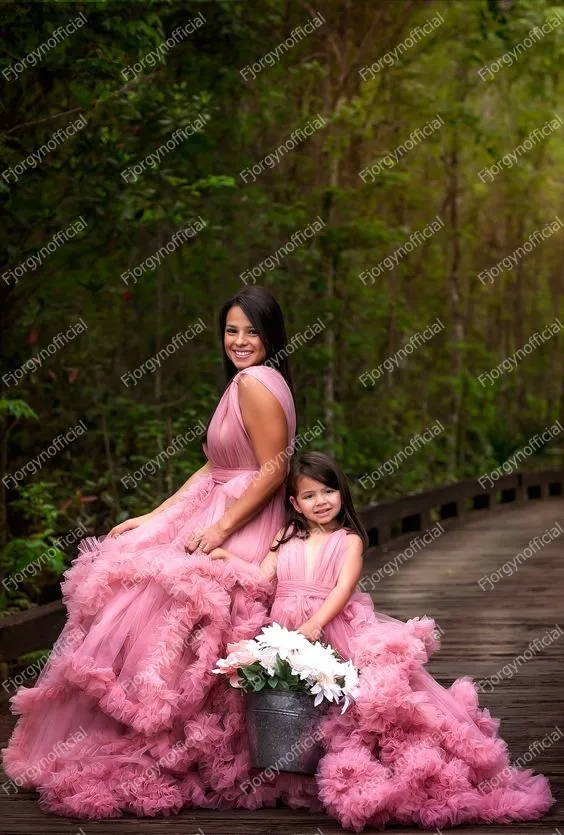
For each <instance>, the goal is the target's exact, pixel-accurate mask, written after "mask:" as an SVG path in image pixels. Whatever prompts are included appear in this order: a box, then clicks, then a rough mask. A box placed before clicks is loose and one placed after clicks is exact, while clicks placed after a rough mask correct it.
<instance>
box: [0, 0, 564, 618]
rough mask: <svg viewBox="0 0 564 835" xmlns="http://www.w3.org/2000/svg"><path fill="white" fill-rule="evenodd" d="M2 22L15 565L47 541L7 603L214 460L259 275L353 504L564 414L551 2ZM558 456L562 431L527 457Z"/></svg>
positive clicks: (8, 424)
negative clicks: (237, 304) (212, 434)
mask: <svg viewBox="0 0 564 835" xmlns="http://www.w3.org/2000/svg"><path fill="white" fill-rule="evenodd" d="M79 15H82V18H83V19H84V20H85V21H86V22H85V23H84V24H83V25H79V26H78V27H75V29H76V31H74V32H73V33H71V34H68V35H64V36H63V35H61V34H60V32H61V29H60V27H63V33H64V32H66V31H67V28H66V27H68V24H69V21H73V20H75V19H77V18H78V17H79ZM198 19H199V20H200V23H197V21H198ZM315 20H316V21H317V22H316V23H314V22H312V21H315ZM195 21H196V22H195ZM202 21H203V22H202ZM320 21H322V22H320ZM547 22H548V24H547ZM2 23H3V42H2V49H1V50H0V88H1V95H0V100H1V105H0V107H1V114H2V118H1V124H0V158H1V167H0V201H1V211H2V224H1V229H0V236H1V239H2V247H1V251H2V266H1V269H0V304H1V313H0V321H1V334H2V335H1V343H2V345H1V347H2V350H1V354H2V369H1V374H0V376H1V377H2V382H3V386H2V393H1V394H0V418H1V420H2V427H1V432H2V438H1V456H2V460H1V468H2V475H3V480H2V481H1V482H0V527H1V540H0V547H1V549H2V550H1V557H0V576H1V577H7V576H9V575H13V574H14V572H17V571H23V570H24V569H25V567H26V566H28V565H30V564H31V563H32V562H33V561H34V560H35V561H37V559H38V557H40V556H41V555H42V554H45V553H46V552H47V550H48V549H49V554H50V556H49V559H48V560H44V563H43V565H42V567H41V570H40V571H39V572H37V573H36V574H35V575H34V576H33V577H29V578H28V579H27V580H26V582H24V583H22V584H21V585H19V586H18V588H17V589H15V590H12V589H11V588H8V589H6V588H4V587H3V588H2V590H1V591H0V610H4V611H9V610H13V609H14V608H18V607H24V606H28V605H30V603H33V602H38V601H42V600H45V599H48V596H49V594H52V589H53V585H54V584H55V585H56V580H57V578H58V577H59V576H60V574H61V572H62V570H63V569H64V568H65V567H66V566H67V565H68V564H69V560H70V559H72V558H73V557H74V556H75V553H76V546H75V547H74V548H73V547H72V546H71V547H65V546H64V544H61V543H64V542H65V538H66V539H67V540H68V539H69V537H68V534H69V532H72V531H75V530H77V528H79V527H82V528H84V530H86V531H88V533H90V534H97V535H101V534H103V533H105V532H107V530H108V529H109V528H110V527H111V526H112V525H114V524H115V523H116V521H120V520H122V519H124V518H126V517H127V516H129V515H138V514H141V513H143V512H146V511H147V510H149V509H150V508H152V507H155V506H156V505H157V504H158V503H159V502H160V501H162V499H163V498H165V497H166V496H168V495H170V494H171V493H172V492H174V490H176V489H177V488H178V487H179V486H180V485H181V484H182V483H183V482H184V481H185V480H186V479H187V478H188V477H189V475H190V474H191V473H192V472H193V471H194V470H195V469H196V468H198V467H199V466H201V464H202V463H203V456H202V452H201V448H200V440H199V434H198V432H199V430H198V427H199V426H201V425H202V423H203V424H206V423H207V420H208V418H209V415H210V413H211V410H212V409H213V406H214V404H215V403H216V402H217V398H218V396H219V395H220V393H221V391H222V390H223V387H224V379H223V369H222V361H221V351H220V342H219V335H218V328H217V314H218V311H219V308H220V306H221V304H222V302H223V301H224V300H225V299H226V298H228V297H229V296H231V295H232V294H234V293H235V292H237V291H238V290H239V289H241V288H242V287H244V286H245V284H248V285H250V284H253V283H255V282H256V284H258V285H261V286H263V287H266V288H268V289H270V290H271V291H272V292H273V293H274V294H275V295H276V297H277V299H278V300H279V302H280V304H281V306H282V308H283V310H284V314H285V319H286V325H287V330H288V337H289V339H292V338H293V343H292V344H293V347H292V348H291V349H290V348H289V349H288V350H289V353H290V351H291V352H292V353H291V357H290V361H291V367H292V372H293V377H294V383H295V389H296V396H297V408H298V416H299V429H300V431H301V432H302V433H306V432H307V431H308V429H311V428H312V427H314V426H322V427H323V431H322V432H320V433H317V434H315V435H314V436H313V441H312V443H311V446H313V447H315V448H318V449H323V450H326V451H328V452H330V453H332V454H333V455H334V456H335V457H336V458H337V459H338V460H339V461H340V463H341V464H342V465H343V467H344V469H345V470H346V472H347V473H348V475H349V476H350V478H351V481H352V485H353V491H354V493H355V497H356V499H357V501H358V503H359V504H360V505H362V504H367V503H369V502H374V501H380V500H382V499H384V498H390V497H393V496H399V495H403V494H406V493H410V492H415V491H420V490H424V489H426V488H430V487H433V486H436V485H442V484H446V483H448V482H453V481H458V480H461V479H464V478H474V477H476V478H477V477H478V476H479V475H480V474H482V473H485V472H490V471H491V470H493V469H494V468H496V467H498V466H500V465H501V464H502V463H503V462H504V461H506V460H507V459H508V457H509V456H510V455H511V454H513V453H514V452H515V451H516V450H519V449H522V448H523V446H524V445H525V444H527V441H528V439H529V438H530V437H532V436H533V435H534V434H535V433H539V432H543V431H544V430H545V429H546V428H547V427H548V426H550V425H552V424H554V423H555V421H557V420H558V419H559V418H560V417H561V416H562V399H563V363H564V354H563V351H562V338H563V337H562V336H561V335H560V334H559V333H558V326H555V327H554V333H551V335H550V338H546V339H541V340H540V341H539V340H538V339H537V341H536V343H534V345H533V343H532V342H531V341H530V340H531V339H532V338H533V335H534V334H537V335H538V334H539V333H542V332H543V331H544V332H545V334H546V333H547V331H546V329H547V328H548V327H549V326H550V325H551V323H554V322H556V321H560V319H561V318H562V316H563V314H564V310H563V306H562V286H563V283H564V281H563V276H562V266H561V265H562V251H563V242H564V235H563V234H562V233H561V231H560V229H559V227H558V220H559V219H560V218H562V219H564V205H563V198H562V182H563V161H564V147H563V138H564V122H563V120H564V101H563V98H562V75H563V71H564V62H563V60H562V56H563V54H564V7H562V6H561V7H558V6H554V5H551V4H550V3H547V2H546V0H448V2H446V1H445V0H433V2H425V0H397V1H396V2H382V0H378V1H377V2H376V1H375V0H339V1H338V2H336V0H327V1H326V2H325V1H324V2H321V1H320V2H319V3H317V4H311V3H309V2H306V1H305V0H289V1H288V0H261V2H227V1H225V2H223V0H219V1H218V2H202V3H191V2H188V3H176V2H151V0H143V2H133V0H124V2H118V0H97V2H80V3H68V2H52V3H17V2H16V3H12V2H4V3H2ZM543 26H544V27H545V28H544V29H542V28H541V27H543ZM300 27H301V29H300ZM304 27H305V28H304ZM535 27H536V28H535ZM58 29H59V35H58V36H56V44H55V45H53V46H49V38H52V37H53V33H54V32H55V31H56V30H58ZM175 32H176V35H174V36H173V33H175ZM46 43H47V44H48V45H47V47H45V48H44V49H39V48H40V46H41V45H43V44H46ZM163 44H168V46H166V47H165V46H163ZM34 51H35V52H36V54H38V55H39V59H36V60H35V65H33V59H28V60H27V62H26V60H24V61H22V58H23V59H25V57H26V56H29V55H30V54H32V53H33V52H34ZM151 55H153V58H151V57H150V56H151ZM155 55H156V56H157V57H156V58H155ZM559 119H560V122H562V126H561V125H560V123H559V121H558V120H559ZM316 120H317V122H316ZM77 122H78V123H79V125H81V126H80V127H77ZM71 124H74V125H75V129H74V132H72V131H71V132H69V135H68V136H67V135H66V133H65V132H64V131H63V132H61V129H65V131H67V129H68V128H69V126H70V125H71ZM315 124H317V127H315V129H314V130H313V129H312V128H311V126H312V125H315ZM320 124H321V127H320V126H319V125H320ZM306 126H309V130H308V132H307V133H305V132H303V131H304V129H305V128H306ZM179 129H180V130H184V134H182V133H178V131H179ZM56 131H59V133H58V134H56ZM300 131H302V133H300ZM71 134H72V135H71ZM292 136H293V140H291V137H292ZM171 137H174V138H172V139H171ZM49 141H50V142H51V145H49V146H46V143H48V142H49ZM291 141H293V142H294V147H290V145H291ZM167 142H170V144H169V145H168V146H167V145H166V143H167ZM163 146H164V147H165V149H166V151H162V150H161V151H159V150H158V149H162V147H163ZM281 146H284V150H283V151H279V150H277V149H280V148H281ZM42 147H47V149H48V151H45V152H43V151H41V148H42ZM51 148H52V150H51ZM519 149H520V150H519ZM34 152H35V154H36V157H35V159H36V164H35V165H34V164H33V162H30V161H29V160H30V159H33V156H32V155H33V153H34ZM151 154H153V155H155V154H156V156H157V157H158V161H157V162H156V163H154V157H153V163H147V162H146V163H145V165H144V166H143V165H142V161H144V160H147V158H148V156H149V155H151ZM277 157H278V159H276V158H277ZM26 161H27V162H26ZM273 161H274V162H273ZM10 172H11V173H10ZM198 219H200V221H203V222H205V226H203V227H202V228H200V229H199V230H197V231H195V226H196V223H197V221H198ZM437 219H439V221H440V224H439V228H438V229H436V230H435V231H433V234H432V235H429V236H428V237H426V236H425V234H424V232H423V230H425V229H427V230H428V229H429V228H430V227H429V225H430V224H432V223H433V222H434V221H437ZM314 221H317V224H318V226H320V225H321V228H320V229H319V231H316V232H315V234H313V235H312V236H310V237H308V238H307V239H306V238H305V237H304V239H303V240H301V239H300V236H299V235H298V234H297V233H298V232H300V231H302V230H304V229H306V228H310V229H311V224H313V223H314ZM81 222H82V225H83V228H82V229H81V230H80V231H78V232H77V233H76V234H75V236H74V237H72V238H70V237H69V239H68V240H67V239H65V238H64V236H61V234H59V237H58V239H56V238H55V236H56V235H57V233H61V232H62V231H64V230H68V229H69V228H71V227H72V225H73V224H74V225H75V227H76V226H77V225H80V223H81ZM551 223H552V224H553V228H552V231H551V232H550V234H548V233H547V234H546V235H545V236H543V235H540V234H539V230H542V229H545V230H546V229H548V228H549V227H548V224H551ZM200 225H201V223H200ZM560 225H562V224H560ZM179 230H190V233H188V232H187V233H186V234H185V236H184V239H183V240H182V241H181V240H180V238H179ZM175 234H176V235H177V237H176V238H175V239H174V240H175V244H174V248H173V249H169V251H167V252H166V256H165V255H163V254H162V253H163V252H164V250H162V248H163V247H165V246H166V244H167V243H170V242H171V240H173V236H174V235H175ZM533 236H534V237H533ZM55 240H57V241H58V242H57V243H54V241H55ZM61 240H62V243H60V242H61ZM292 240H293V242H294V246H293V247H291V246H290V245H289V242H290V241H292ZM408 241H410V242H411V247H409V251H407V250H408V247H405V246H404V245H405V244H406V242H408ZM50 242H51V244H52V245H51V248H50V249H49V250H47V249H45V248H46V247H47V245H48V244H49V243H50ZM525 242H527V248H526V250H525V249H524V244H525ZM42 248H43V255H40V256H39V257H38V261H37V263H36V262H34V260H33V257H32V256H34V255H35V254H37V253H38V252H41V250H42ZM159 250H161V257H160V263H156V261H157V260H159V259H158V257H156V256H155V253H157V252H158V251H159ZM39 260H40V261H41V263H40V264H39ZM142 264H143V265H144V267H143V268H141V267H140V266H139V265H142ZM22 265H26V266H25V268H24V267H22ZM17 268H19V269H17ZM134 268H137V274H135V273H134V272H133V270H134ZM22 270H23V272H22ZM128 271H129V272H128ZM18 272H19V273H20V275H18ZM559 317H560V319H559ZM79 322H83V323H84V326H83V327H82V328H80V327H77V323H79ZM198 322H201V323H203V327H201V326H200V332H199V333H196V334H194V331H195V330H196V329H197V327H196V326H197V323H198ZM316 322H318V323H319V322H320V323H322V327H318V328H317V330H318V332H317V333H315V334H314V333H312V328H313V326H314V324H315V323H316ZM433 323H440V327H438V325H437V327H435V332H432V333H431V331H430V330H429V328H431V326H432V325H433ZM73 327H74V328H75V330H82V332H79V333H74V332H73V331H72V328H73ZM308 328H309V330H308ZM69 329H71V330H69ZM187 331H188V332H189V334H190V338H189V339H188V338H186V339H185V340H184V341H182V340H177V341H176V343H175V346H176V347H175V348H174V350H172V351H170V352H169V353H168V354H167V355H166V357H165V355H164V354H161V355H162V357H163V359H162V361H161V362H160V363H159V364H158V365H156V367H154V370H152V371H151V370H148V368H147V365H144V364H146V363H147V361H148V360H150V358H153V357H155V355H157V354H158V353H159V351H161V352H162V351H163V349H166V348H167V346H170V345H171V341H172V340H173V338H174V337H175V336H176V335H178V334H179V333H181V332H182V333H185V332H187ZM69 333H73V335H72V337H68V338H67V340H66V341H65V340H61V338H60V335H61V334H69ZM429 334H430V336H429ZM55 340H58V345H57V344H56V342H55ZM61 343H63V344H61ZM526 344H528V345H529V347H530V346H533V350H528V351H527V352H526V353H525V351H524V350H523V346H525V345H526ZM53 345H55V349H53V348H52V346H53ZM406 346H409V347H406ZM38 357H39V360H37V361H35V362H34V361H33V358H38ZM511 357H513V358H514V359H513V361H512V360H511V359H510V358H511ZM141 366H143V367H144V369H145V370H144V372H143V373H142V374H141V372H139V374H140V376H139V377H138V378H137V379H134V377H133V376H129V377H128V376H127V375H128V373H129V374H130V375H133V371H134V370H135V369H139V368H140V367H141ZM500 366H501V370H500V368H499V367H500ZM496 368H497V369H498V370H497V372H492V369H496ZM369 372H372V374H371V375H370V374H369ZM487 372H490V376H488V374H487ZM81 421H82V425H83V426H84V427H86V431H84V432H83V433H82V434H80V435H79V436H78V437H76V439H75V440H72V442H66V441H65V443H64V444H63V445H62V447H61V448H60V449H58V450H57V452H56V454H53V455H51V454H49V455H48V456H46V457H45V456H44V457H45V460H44V461H43V462H42V464H41V466H40V467H38V468H37V472H35V473H30V472H29V466H28V468H27V469H25V468H26V465H27V462H29V461H31V460H33V459H36V458H37V457H38V456H40V455H41V453H42V452H44V451H45V450H47V449H49V448H50V445H51V444H52V442H53V439H54V438H56V437H57V436H59V435H61V434H62V435H63V436H65V433H68V432H69V430H70V429H72V427H76V426H78V425H81V424H80V422H81ZM437 421H439V422H440V425H441V426H442V427H443V431H442V432H441V433H440V434H438V435H437V436H436V437H434V438H433V439H432V440H431V441H429V442H425V443H424V444H421V445H420V446H419V448H418V449H417V450H416V451H415V452H414V453H413V454H410V457H409V459H408V460H407V461H406V462H405V461H404V462H403V463H402V464H401V465H398V466H395V467H390V470H391V471H390V472H384V471H383V469H381V470H380V475H379V476H378V477H377V478H376V477H374V478H372V479H371V480H368V481H367V480H366V479H365V480H364V483H363V484H364V486H363V484H361V482H360V479H361V478H362V477H363V476H364V475H365V474H367V473H374V472H375V471H376V470H378V468H379V467H380V468H381V467H383V464H384V462H389V461H393V460H396V461H397V455H398V453H399V451H400V450H404V449H405V448H406V447H407V446H408V445H409V444H410V440H411V439H413V438H414V437H415V436H416V435H418V434H421V433H423V432H424V431H425V430H428V429H429V427H431V426H432V425H435V424H436V423H437ZM179 436H182V437H183V438H190V440H187V441H186V442H182V443H181V444H180V445H179V446H178V449H177V450H175V452H174V454H169V453H167V452H166V450H167V449H168V450H170V449H171V446H170V445H171V442H172V441H173V439H175V438H178V437H179ZM148 462H157V463H156V464H155V463H153V465H152V466H149V463H148ZM560 463H561V456H560V451H559V444H558V438H556V439H555V441H553V442H552V443H550V444H548V445H547V446H545V447H543V449H542V450H539V452H538V454H535V455H534V456H530V457H529V458H528V459H527V461H526V462H524V463H523V465H522V467H521V469H527V468H530V469H547V468H553V467H558V466H560ZM22 468H24V469H25V477H21V478H19V479H17V478H16V481H17V486H16V485H15V483H14V480H13V479H12V481H10V480H9V478H8V476H9V475H10V474H13V473H15V472H19V473H20V475H21V473H22V472H23V471H24V469H22ZM151 470H152V471H151ZM135 472H136V473H141V474H142V477H137V476H132V475H131V474H132V473H135ZM128 475H129V477H130V480H128V478H127V477H128ZM365 488H366V489H365ZM71 538H72V537H71Z"/></svg>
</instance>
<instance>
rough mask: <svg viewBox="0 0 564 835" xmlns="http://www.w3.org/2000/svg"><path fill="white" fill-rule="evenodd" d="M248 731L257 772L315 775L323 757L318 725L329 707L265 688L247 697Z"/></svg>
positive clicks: (306, 696) (300, 695) (299, 695)
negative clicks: (269, 771) (289, 772)
mask: <svg viewBox="0 0 564 835" xmlns="http://www.w3.org/2000/svg"><path fill="white" fill-rule="evenodd" d="M245 703H246V704H245V707H246V711H247V730H248V734H249V747H250V752H251V763H252V765H253V767H254V768H262V769H265V768H273V767H276V769H277V770H278V771H293V772H296V773H298V774H314V773H315V770H316V768H317V763H318V762H319V758H320V757H321V754H322V753H323V747H322V745H321V742H320V738H321V734H320V733H319V721H320V719H321V717H322V715H323V713H325V711H326V710H327V708H328V706H329V703H328V702H327V701H326V700H324V701H323V702H322V703H321V704H320V705H319V706H318V707H314V706H313V696H310V695H309V693H298V692H293V691H289V690H271V689H269V688H266V687H265V688H264V690H259V691H258V693H254V692H247V693H245Z"/></svg>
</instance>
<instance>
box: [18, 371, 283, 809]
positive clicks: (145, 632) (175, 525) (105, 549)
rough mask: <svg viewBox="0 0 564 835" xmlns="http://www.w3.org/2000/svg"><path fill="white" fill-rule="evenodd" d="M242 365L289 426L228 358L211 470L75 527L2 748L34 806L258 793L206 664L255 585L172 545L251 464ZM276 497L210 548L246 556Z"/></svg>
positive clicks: (242, 741) (250, 612)
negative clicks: (57, 619) (49, 639)
mask: <svg viewBox="0 0 564 835" xmlns="http://www.w3.org/2000/svg"><path fill="white" fill-rule="evenodd" d="M246 375H251V377H253V378H256V380H258V381H259V382H260V383H262V384H263V385H264V386H266V387H267V388H268V389H269V390H270V391H271V392H272V393H273V394H274V395H275V396H276V397H277V399H278V400H279V402H280V403H281V405H282V408H283V410H284V413H285V415H286V420H287V425H288V435H289V441H290V442H291V441H292V440H293V438H294V436H295V425H296V423H295V420H296V418H295V411H294V404H293V399H292V395H291V392H290V390H289V388H288V386H287V384H286V381H285V380H284V378H283V377H282V375H281V374H280V373H279V372H278V371H276V370H275V369H273V368H269V367H267V366H264V365H259V366H253V367H251V368H248V369H245V370H243V371H240V372H239V373H238V374H236V375H235V377H234V378H233V379H232V381H231V382H230V384H229V385H228V387H227V388H226V390H225V392H224V393H223V396H222V397H221V399H220V401H219V404H218V406H217V409H216V411H215V413H214V416H213V418H212V421H211V424H210V427H209V431H208V436H207V448H206V454H207V457H208V459H209V461H210V463H211V464H212V467H213V469H212V471H211V473H210V474H204V475H202V476H200V477H198V478H197V479H196V481H195V482H194V483H192V484H191V485H190V486H189V487H188V488H187V489H186V491H185V492H183V493H182V494H181V495H180V496H179V497H178V500H177V501H176V502H175V504H173V505H172V506H170V507H169V508H167V509H166V510H164V511H163V512H161V513H160V514H158V515H156V516H155V517H154V518H153V519H151V520H149V521H147V522H146V523H144V524H143V525H141V526H140V527H139V528H137V529H135V530H131V531H128V532H126V533H125V534H122V535H121V536H119V537H117V538H112V537H103V538H100V539H96V538H90V539H86V540H83V541H82V542H81V544H80V547H79V555H78V557H77V558H76V559H75V560H74V562H73V564H72V566H71V567H70V568H69V569H68V571H66V572H65V580H64V583H63V585H62V590H63V597H64V602H65V604H66V607H67V611H68V619H67V622H66V625H65V627H64V629H63V631H62V633H61V635H60V637H59V639H58V641H57V644H56V647H55V649H54V651H53V652H52V654H51V656H50V659H49V662H48V663H47V664H46V666H45V667H44V668H43V670H42V672H41V675H40V677H39V680H38V681H37V683H36V684H35V686H34V687H32V688H29V687H28V688H25V687H22V688H20V689H19V690H18V692H17V693H16V694H15V695H14V696H13V697H12V699H11V706H12V710H13V712H14V713H18V714H21V717H20V718H19V720H18V722H17V724H16V727H15V730H14V733H13V735H12V738H11V740H10V742H9V744H8V747H7V748H6V749H4V752H3V759H4V767H5V770H6V772H7V774H8V777H9V778H10V779H11V780H12V781H13V785H14V789H15V788H16V787H18V786H25V787H28V788H29V787H34V788H37V789H38V791H39V793H40V801H39V802H40V805H41V807H42V808H43V809H44V810H45V811H49V812H53V813H55V814H58V815H67V816H77V817H88V818H108V817H117V816H119V815H121V814H122V813H123V812H129V813H132V814H135V815H140V816H141V815H157V814H165V815H166V814H171V813H174V812H177V811H178V810H179V809H180V808H181V807H182V806H185V805H188V806H200V807H231V806H234V805H237V802H238V798H239V797H240V796H242V804H243V805H249V804H251V805H253V804H254V805H256V803H257V802H260V800H259V798H258V797H255V796H253V797H252V798H251V800H250V801H249V799H248V798H247V796H246V795H245V793H244V792H242V791H241V789H240V787H239V783H240V781H241V780H243V779H244V778H245V776H246V775H247V773H248V769H249V757H248V751H247V746H246V732H245V730H244V714H243V708H242V703H241V698H240V696H241V694H240V693H239V692H237V691H235V690H231V689H230V690H226V688H225V687H224V686H223V683H222V682H220V681H219V680H218V677H217V676H215V675H213V673H212V669H213V667H214V665H215V663H216V661H217V659H218V658H219V657H221V656H222V655H224V654H225V650H226V645H227V643H228V642H229V641H237V640H240V639H242V638H249V637H252V636H254V635H256V634H257V632H259V631H260V628H261V626H262V624H263V623H264V620H265V616H266V613H267V594H268V584H266V583H265V582H263V581H261V579H260V577H259V576H258V575H257V573H254V572H252V571H246V570H243V571H241V570H239V571H238V570H237V569H236V568H234V567H232V566H230V565H229V564H228V563H226V562H223V561H221V560H215V561H212V560H211V559H210V558H209V557H208V556H206V555H205V554H203V553H201V552H198V551H196V552H195V554H192V555H189V554H187V553H186V552H185V547H184V543H185V541H186V540H187V538H188V537H189V535H190V533H191V532H192V531H194V530H195V529H197V528H200V527H207V526H209V525H211V524H213V523H214V522H215V521H217V520H218V519H219V518H220V517H221V516H222V514H223V512H224V510H225V508H226V507H228V506H229V505H230V504H232V503H233V502H234V501H235V500H236V499H237V498H238V497H239V496H240V495H241V494H242V493H243V492H244V490H245V489H246V487H247V486H248V485H249V483H250V482H251V480H252V478H253V475H254V474H255V473H256V471H257V469H258V463H257V461H256V459H255V456H254V453H253V449H252V446H251V444H250V440H249V437H248V435H247V433H246V431H245V428H244V425H243V422H242V418H241V412H240V409H239V400H238V385H239V382H240V381H241V380H242V379H243V378H244V377H245V376H246ZM283 508H284V490H283V487H281V488H280V489H279V490H278V491H277V492H276V494H275V495H274V496H273V497H272V498H271V499H270V500H269V502H268V503H267V504H266V505H265V506H264V507H263V508H262V510H261V511H260V512H259V514H258V515H257V516H255V517H254V518H253V519H252V520H251V521H250V522H249V523H248V524H246V525H245V526H244V527H243V528H241V529H240V530H238V531H237V532H236V533H234V534H233V535H232V536H230V537H229V538H228V539H227V540H226V541H225V543H224V546H225V547H226V548H229V549H230V550H231V551H233V552H234V553H236V554H238V555H240V556H241V557H242V558H243V559H244V560H246V561H248V562H249V563H253V562H256V563H258V562H260V560H261V559H262V558H263V557H264V554H265V553H266V552H267V551H268V549H269V547H270V544H271V542H272V539H273V537H274V535H275V533H276V531H277V530H278V529H279V528H280V526H281V524H282V519H283V512H284V509H283Z"/></svg>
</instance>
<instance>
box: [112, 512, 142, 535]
mask: <svg viewBox="0 0 564 835" xmlns="http://www.w3.org/2000/svg"><path fill="white" fill-rule="evenodd" d="M151 518H152V515H151V514H150V513H145V514H144V515H143V516H134V517H133V518H132V519H126V520H125V522H120V524H119V525H116V526H115V528H112V529H111V531H110V532H109V533H108V536H114V537H115V536H119V535H120V534H122V533H125V532H126V531H133V530H135V528H138V527H139V526H140V525H142V524H143V522H146V521H147V520H148V519H151Z"/></svg>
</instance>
